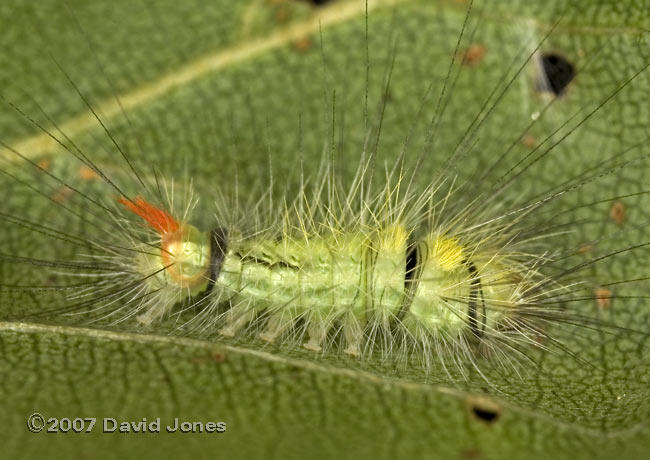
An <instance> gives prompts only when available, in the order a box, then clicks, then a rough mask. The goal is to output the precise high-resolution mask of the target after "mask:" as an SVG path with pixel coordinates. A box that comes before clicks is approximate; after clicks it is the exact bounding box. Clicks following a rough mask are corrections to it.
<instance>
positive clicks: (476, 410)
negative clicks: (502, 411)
mask: <svg viewBox="0 0 650 460" xmlns="http://www.w3.org/2000/svg"><path fill="white" fill-rule="evenodd" d="M472 413H473V414H474V415H476V416H477V417H478V418H480V419H481V420H483V421H484V422H487V423H493V422H496V421H497V419H498V418H499V413H498V412H495V411H493V410H490V409H482V408H480V407H473V408H472Z"/></svg>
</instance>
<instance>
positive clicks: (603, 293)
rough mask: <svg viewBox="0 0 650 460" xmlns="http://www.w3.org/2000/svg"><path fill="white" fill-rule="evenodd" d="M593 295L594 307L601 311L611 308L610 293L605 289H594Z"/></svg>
mask: <svg viewBox="0 0 650 460" xmlns="http://www.w3.org/2000/svg"><path fill="white" fill-rule="evenodd" d="M594 295H595V297H596V305H598V308H600V309H601V310H607V309H608V308H609V307H611V306H612V291H611V290H609V289H606V288H596V289H594Z"/></svg>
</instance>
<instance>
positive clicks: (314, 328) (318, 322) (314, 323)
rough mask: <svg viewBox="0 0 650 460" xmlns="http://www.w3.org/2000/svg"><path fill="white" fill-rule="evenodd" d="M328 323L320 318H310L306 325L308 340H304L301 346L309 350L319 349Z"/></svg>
mask: <svg viewBox="0 0 650 460" xmlns="http://www.w3.org/2000/svg"><path fill="white" fill-rule="evenodd" d="M327 329H328V324H327V323H325V321H323V320H322V319H321V318H311V320H310V321H309V326H307V334H308V335H309V340H308V341H307V342H305V343H304V344H303V345H302V346H303V347H304V348H306V349H307V350H311V351H321V350H322V348H321V344H322V343H323V341H324V340H325V336H327Z"/></svg>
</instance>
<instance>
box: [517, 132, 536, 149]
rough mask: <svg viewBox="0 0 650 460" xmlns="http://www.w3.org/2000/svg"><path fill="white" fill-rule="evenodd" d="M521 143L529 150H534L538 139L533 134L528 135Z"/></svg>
mask: <svg viewBox="0 0 650 460" xmlns="http://www.w3.org/2000/svg"><path fill="white" fill-rule="evenodd" d="M521 143H522V144H524V145H525V146H526V147H528V148H529V149H532V148H533V147H535V144H537V139H535V136H533V135H531V134H526V135H525V136H524V137H523V138H522V139H521Z"/></svg>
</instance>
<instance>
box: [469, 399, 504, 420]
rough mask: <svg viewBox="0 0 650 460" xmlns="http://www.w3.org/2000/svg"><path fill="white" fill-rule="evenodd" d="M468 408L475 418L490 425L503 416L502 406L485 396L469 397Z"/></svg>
mask: <svg viewBox="0 0 650 460" xmlns="http://www.w3.org/2000/svg"><path fill="white" fill-rule="evenodd" d="M467 409H468V410H469V413H470V414H471V416H472V417H473V418H474V419H476V420H478V421H480V422H483V423H486V424H488V425H492V424H494V423H495V422H497V421H498V420H499V418H500V417H501V406H499V405H498V404H497V403H496V402H494V401H492V400H491V399H488V398H485V397H483V396H471V397H468V398H467Z"/></svg>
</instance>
